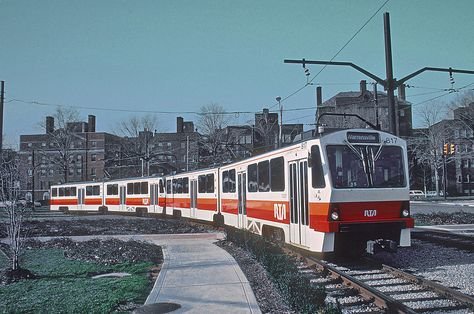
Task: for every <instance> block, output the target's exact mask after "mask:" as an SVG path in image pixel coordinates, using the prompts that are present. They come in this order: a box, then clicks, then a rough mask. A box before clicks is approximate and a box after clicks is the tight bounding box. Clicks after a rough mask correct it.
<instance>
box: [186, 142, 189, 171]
mask: <svg viewBox="0 0 474 314" xmlns="http://www.w3.org/2000/svg"><path fill="white" fill-rule="evenodd" d="M186 171H189V135H188V136H186Z"/></svg>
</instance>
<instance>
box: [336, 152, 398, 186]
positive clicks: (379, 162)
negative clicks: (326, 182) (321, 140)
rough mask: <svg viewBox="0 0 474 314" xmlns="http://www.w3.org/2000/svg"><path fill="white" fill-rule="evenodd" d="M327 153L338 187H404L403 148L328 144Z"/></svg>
mask: <svg viewBox="0 0 474 314" xmlns="http://www.w3.org/2000/svg"><path fill="white" fill-rule="evenodd" d="M327 155H328V161H329V168H330V171H331V178H332V182H333V185H334V187H335V188H396V187H405V186H406V180H405V167H404V166H403V163H404V158H403V152H402V149H401V148H400V147H398V146H383V145H380V146H378V145H352V144H348V145H329V146H327Z"/></svg>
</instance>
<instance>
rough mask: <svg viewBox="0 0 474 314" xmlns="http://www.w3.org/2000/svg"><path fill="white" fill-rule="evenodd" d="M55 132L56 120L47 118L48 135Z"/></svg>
mask: <svg viewBox="0 0 474 314" xmlns="http://www.w3.org/2000/svg"><path fill="white" fill-rule="evenodd" d="M53 132H54V118H53V117H46V134H49V133H53Z"/></svg>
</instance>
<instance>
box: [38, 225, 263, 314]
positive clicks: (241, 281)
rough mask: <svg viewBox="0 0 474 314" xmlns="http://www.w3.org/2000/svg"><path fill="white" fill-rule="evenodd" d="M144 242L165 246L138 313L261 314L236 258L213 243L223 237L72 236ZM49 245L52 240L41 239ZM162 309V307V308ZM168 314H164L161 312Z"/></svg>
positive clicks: (208, 235) (197, 234) (220, 234)
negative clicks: (169, 308)
mask: <svg viewBox="0 0 474 314" xmlns="http://www.w3.org/2000/svg"><path fill="white" fill-rule="evenodd" d="M68 238H70V239H72V240H74V241H87V240H90V239H93V238H102V239H106V238H119V239H122V240H132V239H133V240H142V241H148V242H151V243H154V244H156V245H160V246H162V249H163V255H164V261H163V265H162V268H161V271H160V274H159V276H158V278H157V280H156V282H155V285H154V287H153V290H152V291H151V293H150V295H149V296H148V298H147V300H146V302H145V306H143V307H142V308H139V309H138V310H136V311H135V312H136V313H159V309H160V304H161V303H176V304H179V305H180V308H179V309H177V310H176V311H173V313H261V312H260V308H259V306H258V304H257V300H256V299H255V295H254V293H253V291H252V289H251V287H250V284H249V282H248V280H247V278H246V277H245V275H244V273H243V272H242V270H241V269H240V267H239V265H238V264H237V262H236V261H235V260H234V258H233V257H232V256H231V255H230V254H229V253H227V252H226V251H225V250H223V249H221V248H220V247H218V246H217V245H215V244H213V242H215V241H217V240H221V239H222V238H223V234H222V233H188V234H157V235H118V236H114V235H111V236H109V235H107V236H73V237H68ZM37 239H38V240H42V241H47V240H50V239H52V238H51V237H41V238H37ZM161 309H163V308H161ZM161 313H164V312H161Z"/></svg>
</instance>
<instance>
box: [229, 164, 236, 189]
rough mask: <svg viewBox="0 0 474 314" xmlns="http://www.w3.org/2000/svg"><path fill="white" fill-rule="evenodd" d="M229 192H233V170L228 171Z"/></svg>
mask: <svg viewBox="0 0 474 314" xmlns="http://www.w3.org/2000/svg"><path fill="white" fill-rule="evenodd" d="M229 192H231V193H234V192H235V169H232V170H229Z"/></svg>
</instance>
